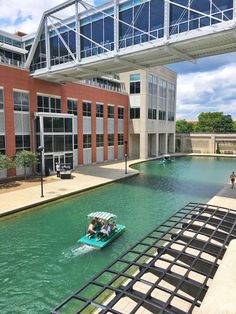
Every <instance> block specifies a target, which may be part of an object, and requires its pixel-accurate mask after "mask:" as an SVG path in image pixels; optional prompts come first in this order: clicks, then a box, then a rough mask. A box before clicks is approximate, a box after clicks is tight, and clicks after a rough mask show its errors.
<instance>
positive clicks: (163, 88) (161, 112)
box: [159, 80, 167, 120]
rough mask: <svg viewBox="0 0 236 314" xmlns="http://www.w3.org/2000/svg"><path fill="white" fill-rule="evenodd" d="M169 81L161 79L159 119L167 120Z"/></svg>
mask: <svg viewBox="0 0 236 314" xmlns="http://www.w3.org/2000/svg"><path fill="white" fill-rule="evenodd" d="M166 100H167V82H166V81H164V80H159V120H166Z"/></svg>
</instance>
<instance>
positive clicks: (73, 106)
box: [67, 99, 78, 116]
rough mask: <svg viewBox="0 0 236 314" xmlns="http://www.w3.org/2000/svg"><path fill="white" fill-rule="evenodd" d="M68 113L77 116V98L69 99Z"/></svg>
mask: <svg viewBox="0 0 236 314" xmlns="http://www.w3.org/2000/svg"><path fill="white" fill-rule="evenodd" d="M67 113H70V114H74V115H75V116H77V114H78V111H77V100H72V99H67Z"/></svg>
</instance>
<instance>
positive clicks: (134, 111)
mask: <svg viewBox="0 0 236 314" xmlns="http://www.w3.org/2000/svg"><path fill="white" fill-rule="evenodd" d="M129 115H130V119H139V118H140V108H130V113H129Z"/></svg>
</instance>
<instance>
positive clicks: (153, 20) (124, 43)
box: [25, 0, 236, 82]
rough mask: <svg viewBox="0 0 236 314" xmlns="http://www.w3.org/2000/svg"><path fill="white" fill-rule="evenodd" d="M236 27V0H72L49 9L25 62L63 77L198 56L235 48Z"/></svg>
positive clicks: (44, 75) (41, 74) (48, 76)
mask: <svg viewBox="0 0 236 314" xmlns="http://www.w3.org/2000/svg"><path fill="white" fill-rule="evenodd" d="M82 7H83V8H84V10H81V8H82ZM69 16H70V17H69ZM235 27H236V0H204V1H203V0H148V1H147V0H128V1H122V0H114V1H110V2H107V3H105V4H102V5H100V6H97V7H96V6H93V5H91V4H88V3H86V2H85V1H84V0H68V1H66V2H65V3H63V4H61V5H58V6H57V7H55V8H53V9H51V10H48V11H46V12H45V13H44V15H43V17H42V20H41V22H40V25H39V29H38V31H37V33H36V35H35V38H34V41H33V42H32V41H30V40H29V41H28V42H26V47H25V48H26V49H27V50H30V52H29V55H28V58H27V62H26V66H27V68H29V69H30V71H31V73H32V75H33V76H34V77H36V78H41V79H45V80H51V81H55V82H63V81H71V80H77V79H85V78H89V77H95V76H101V75H104V74H116V73H121V72H125V71H130V70H134V69H147V68H149V67H152V66H157V65H164V64H170V63H174V62H179V61H183V60H188V61H191V62H195V60H196V59H197V58H201V57H206V56H212V55H216V54H222V53H226V52H232V51H235V50H236V30H235Z"/></svg>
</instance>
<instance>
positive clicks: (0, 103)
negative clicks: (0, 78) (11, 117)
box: [0, 89, 4, 110]
mask: <svg viewBox="0 0 236 314" xmlns="http://www.w3.org/2000/svg"><path fill="white" fill-rule="evenodd" d="M3 103H4V101H3V89H0V110H3V109H4V108H3Z"/></svg>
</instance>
